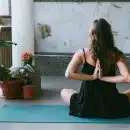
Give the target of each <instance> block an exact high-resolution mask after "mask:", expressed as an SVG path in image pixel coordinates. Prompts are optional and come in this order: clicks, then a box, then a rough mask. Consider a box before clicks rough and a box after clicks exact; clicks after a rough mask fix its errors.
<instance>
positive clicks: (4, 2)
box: [0, 0, 9, 15]
mask: <svg viewBox="0 0 130 130" xmlns="http://www.w3.org/2000/svg"><path fill="white" fill-rule="evenodd" d="M0 15H9V4H8V0H0Z"/></svg>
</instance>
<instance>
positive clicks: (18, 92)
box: [1, 79, 24, 99]
mask: <svg viewBox="0 0 130 130" xmlns="http://www.w3.org/2000/svg"><path fill="white" fill-rule="evenodd" d="M23 85H24V80H23V79H14V80H9V81H5V82H3V84H1V88H2V91H3V94H4V96H5V98H7V99H19V98H22V97H23Z"/></svg>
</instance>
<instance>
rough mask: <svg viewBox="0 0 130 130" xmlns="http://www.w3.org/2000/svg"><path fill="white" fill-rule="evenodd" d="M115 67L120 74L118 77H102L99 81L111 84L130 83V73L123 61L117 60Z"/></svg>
mask: <svg viewBox="0 0 130 130" xmlns="http://www.w3.org/2000/svg"><path fill="white" fill-rule="evenodd" d="M117 66H118V69H119V72H120V75H118V76H103V77H101V78H100V80H103V81H106V82H112V83H130V73H129V69H128V65H127V64H126V62H125V61H124V60H119V61H118V62H117Z"/></svg>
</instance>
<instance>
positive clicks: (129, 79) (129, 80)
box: [123, 75, 130, 83]
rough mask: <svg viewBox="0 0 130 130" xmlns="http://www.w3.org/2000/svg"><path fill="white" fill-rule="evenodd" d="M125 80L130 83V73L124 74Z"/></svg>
mask: <svg viewBox="0 0 130 130" xmlns="http://www.w3.org/2000/svg"><path fill="white" fill-rule="evenodd" d="M123 82H125V83H130V75H127V76H123Z"/></svg>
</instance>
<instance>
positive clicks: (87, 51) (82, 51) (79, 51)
mask: <svg viewBox="0 0 130 130" xmlns="http://www.w3.org/2000/svg"><path fill="white" fill-rule="evenodd" d="M84 53H85V54H87V53H89V48H82V49H78V50H76V51H75V52H74V54H77V55H83V54H84Z"/></svg>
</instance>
